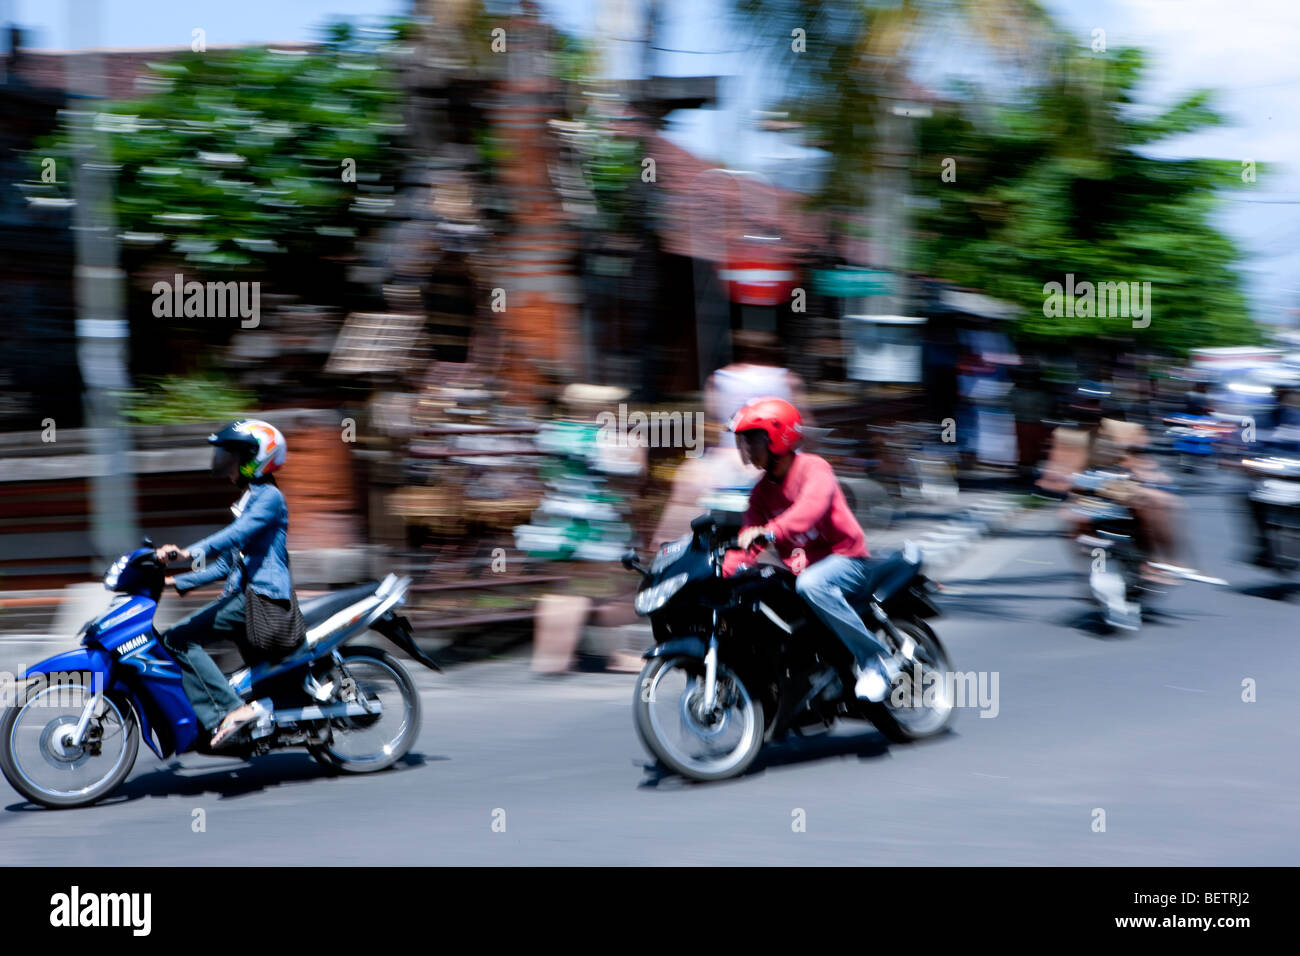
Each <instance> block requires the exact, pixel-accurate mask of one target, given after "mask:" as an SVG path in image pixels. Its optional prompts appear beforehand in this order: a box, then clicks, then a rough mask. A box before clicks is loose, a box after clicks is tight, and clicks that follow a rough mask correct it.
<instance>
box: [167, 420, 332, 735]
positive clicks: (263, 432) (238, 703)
mask: <svg viewBox="0 0 1300 956" xmlns="http://www.w3.org/2000/svg"><path fill="white" fill-rule="evenodd" d="M208 442H209V443H211V444H212V445H213V446H214V448H213V451H212V474H213V476H214V477H218V478H225V479H227V480H228V481H230V482H231V483H232V484H235V485H237V486H239V487H240V488H243V489H244V494H243V496H242V497H241V498H240V499H239V501H237V502H236V503H235V504H234V505H233V506H232V507H231V509H230V510H231V511H233V512H234V514H235V520H234V521H233V522H231V523H230V524H229V525H227V526H226V527H225V528H223V529H222V530H220V531H218V532H217V533H216V534H213V535H209V536H208V537H206V538H204V539H203V540H201V541H198V542H196V543H194V544H192V545H190V546H189V547H188V548H184V549H181V548H178V547H177V546H176V545H174V544H167V545H163V546H162V547H161V548H159V549H158V551H157V556H158V559H159V560H160V561H163V562H166V561H168V560H176V559H180V560H186V561H191V562H192V567H193V568H194V570H193V571H191V572H189V573H186V574H179V575H177V576H176V577H174V578H170V577H169V578H167V584H168V585H171V586H174V587H175V588H176V590H177V592H178V593H180V594H185V593H186V592H188V591H191V590H193V589H194V588H197V587H199V586H200V585H203V584H207V583H209V582H212V581H216V580H218V579H220V578H223V577H224V578H225V579H226V586H225V589H224V590H223V591H222V593H221V597H220V598H219V599H218V600H216V601H214V602H213V603H211V604H209V605H208V606H207V607H204V608H202V609H201V610H199V611H196V612H195V613H194V614H191V615H190V616H189V617H187V618H186V619H185V620H183V621H181V622H180V623H179V624H177V625H176V626H175V627H173V628H171V630H169V631H168V632H167V633H166V634H164V635H163V638H162V640H163V644H164V645H165V646H166V648H167V650H168V651H170V652H171V655H172V656H173V657H174V658H175V659H176V662H177V663H178V664H179V665H180V668H181V672H182V678H181V684H182V686H183V687H184V689H185V693H186V696H188V697H189V699H190V702H191V703H192V704H193V706H194V713H195V714H196V715H197V716H198V719H199V721H200V722H201V723H202V724H203V726H204V727H205V728H206V729H207V730H208V731H209V732H211V733H214V736H213V737H212V743H211V746H212V748H213V749H216V748H217V747H219V746H220V745H221V744H222V743H224V742H225V741H227V740H228V739H230V737H231V735H233V734H234V733H235V732H236V731H238V730H239V729H240V728H241V727H243V726H244V725H246V724H248V723H249V722H250V721H252V720H255V719H257V718H258V717H259V716H260V713H259V710H258V706H257V704H256V703H251V704H245V703H244V702H243V701H242V700H241V699H240V698H239V696H238V695H237V694H236V693H235V692H234V690H232V689H231V687H230V684H229V682H228V681H227V679H226V677H225V675H224V674H222V672H221V670H220V668H218V667H217V665H216V664H215V663H214V662H213V660H212V658H211V657H209V656H208V654H207V652H206V651H205V650H204V645H205V644H209V643H211V642H213V641H216V640H222V639H225V640H231V641H234V643H235V644H236V645H237V646H238V647H239V649H240V651H241V652H242V653H243V654H244V657H245V658H246V659H250V660H251V659H253V658H256V657H258V656H259V655H264V654H266V653H267V651H268V650H275V651H283V652H287V651H288V650H290V649H292V648H293V647H294V646H296V645H297V644H299V643H300V642H301V641H302V638H303V634H304V632H305V630H306V628H305V625H304V624H303V621H302V615H301V614H300V613H299V612H298V603H297V599H296V598H295V597H294V593H293V583H292V581H291V580H290V576H289V551H288V546H287V537H288V531H289V508H288V505H287V504H286V503H285V499H284V494H283V493H282V492H281V491H280V489H279V488H278V487H276V483H275V478H274V477H273V475H272V472H274V471H276V470H277V469H278V468H280V466H281V465H283V464H284V460H285V454H286V450H287V449H286V447H285V441H284V436H283V435H282V434H280V431H279V429H277V428H276V427H275V426H274V425H271V424H268V423H267V422H263V421H257V420H247V421H237V422H232V423H230V424H229V425H227V426H226V427H225V428H223V429H222V430H221V431H219V432H217V433H216V434H215V435H210V436H208Z"/></svg>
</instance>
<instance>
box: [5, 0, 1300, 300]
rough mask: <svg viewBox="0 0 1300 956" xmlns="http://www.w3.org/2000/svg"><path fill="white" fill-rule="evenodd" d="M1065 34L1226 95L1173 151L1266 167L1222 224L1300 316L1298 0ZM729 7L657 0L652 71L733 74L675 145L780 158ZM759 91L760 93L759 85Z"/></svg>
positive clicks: (182, 41) (1136, 3)
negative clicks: (760, 120) (1214, 120)
mask: <svg viewBox="0 0 1300 956" xmlns="http://www.w3.org/2000/svg"><path fill="white" fill-rule="evenodd" d="M540 2H541V6H542V8H543V9H544V10H546V11H547V13H548V14H549V15H550V16H551V18H552V19H553V20H554V21H555V22H556V23H557V25H559V26H561V27H562V28H564V29H566V30H569V31H571V32H575V33H580V34H583V35H586V36H593V35H603V36H604V37H606V38H607V42H606V43H605V45H604V49H605V50H607V51H608V59H607V62H608V68H609V72H610V73H611V74H612V75H623V76H626V75H633V73H634V72H635V69H636V65H637V63H638V62H639V57H640V55H641V54H640V44H639V43H638V42H636V38H637V37H638V36H639V35H640V28H639V25H638V23H637V16H636V10H637V5H636V4H635V3H633V4H631V5H630V13H629V14H628V15H626V16H624V17H623V18H622V19H621V20H619V19H616V18H614V17H612V16H611V15H610V14H609V13H608V11H609V9H610V8H609V6H608V5H607V4H602V3H598V2H597V0H540ZM1044 2H1045V4H1046V6H1047V7H1048V8H1049V9H1050V10H1051V11H1052V12H1053V13H1054V14H1056V16H1057V17H1058V19H1059V20H1060V22H1061V23H1062V24H1064V25H1065V26H1066V27H1067V28H1068V29H1069V30H1071V31H1072V32H1075V33H1077V34H1078V36H1079V38H1080V42H1081V43H1082V42H1086V41H1087V40H1088V39H1089V38H1090V37H1091V35H1092V31H1093V30H1094V29H1098V28H1100V29H1102V30H1105V31H1106V43H1107V46H1108V47H1118V46H1124V45H1136V46H1140V47H1143V48H1144V49H1145V50H1146V51H1147V53H1148V56H1149V58H1150V65H1151V67H1152V69H1151V75H1150V80H1149V82H1148V84H1147V87H1146V88H1145V89H1144V90H1143V91H1142V100H1143V103H1144V104H1147V105H1151V106H1161V105H1167V104H1168V103H1170V102H1171V101H1172V100H1173V99H1174V98H1175V97H1176V96H1177V95H1178V94H1180V93H1182V92H1186V91H1188V90H1191V89H1195V88H1199V87H1210V88H1212V89H1215V90H1218V91H1220V92H1221V98H1220V100H1219V104H1218V105H1219V107H1220V108H1221V110H1222V111H1223V112H1225V113H1226V114H1227V115H1228V118H1229V123H1228V125H1226V126H1224V127H1220V128H1218V129H1214V130H1210V131H1207V132H1204V133H1200V134H1197V135H1195V136H1189V137H1183V138H1182V139H1180V140H1177V141H1171V142H1170V143H1168V144H1166V145H1165V146H1163V147H1162V148H1161V150H1160V151H1161V152H1162V153H1164V154H1168V155H1202V156H1211V157H1215V158H1222V159H1235V160H1245V159H1252V160H1255V161H1256V162H1258V163H1261V164H1262V163H1269V164H1273V169H1272V170H1271V171H1269V172H1261V173H1260V174H1259V177H1258V182H1257V183H1256V184H1255V186H1254V187H1253V188H1251V189H1249V190H1240V191H1237V192H1235V194H1234V195H1233V196H1232V198H1230V199H1229V200H1228V202H1227V203H1226V206H1227V208H1226V209H1225V211H1224V213H1223V215H1222V219H1221V222H1222V225H1223V227H1224V228H1225V229H1226V230H1227V231H1228V232H1229V233H1230V234H1232V235H1233V236H1234V238H1236V239H1237V241H1238V242H1239V244H1240V246H1241V248H1242V249H1243V251H1244V253H1245V255H1244V258H1243V261H1242V263H1241V267H1242V271H1243V274H1244V276H1245V279H1246V283H1247V290H1248V292H1249V293H1250V295H1251V299H1252V304H1253V308H1254V311H1255V315H1256V317H1257V318H1262V319H1266V320H1270V321H1276V320H1278V319H1279V318H1280V317H1281V315H1282V311H1283V309H1294V308H1298V307H1300V180H1297V178H1296V175H1297V170H1296V166H1295V157H1296V156H1297V155H1300V123H1297V122H1296V120H1297V110H1296V107H1295V105H1294V104H1295V103H1297V102H1300V57H1298V56H1297V54H1296V50H1297V49H1298V48H1300V3H1297V2H1296V0H1252V2H1250V3H1229V2H1225V0H1044ZM408 6H409V2H408V0H369V2H362V0H216V2H213V0H0V19H7V20H11V21H15V22H17V23H19V24H21V25H23V26H25V27H27V28H29V29H33V30H34V34H33V35H32V36H31V38H30V40H29V43H30V45H32V46H36V47H43V48H47V49H69V48H78V47H81V46H84V45H87V44H89V43H91V42H94V41H92V40H90V39H88V36H91V35H93V34H90V33H88V28H89V27H90V26H91V25H93V24H94V22H95V11H98V27H99V41H98V42H99V44H100V45H103V46H108V47H153V46H189V43H190V37H191V31H192V30H193V29H194V28H195V27H202V28H203V29H204V31H205V33H206V39H207V42H208V43H209V44H213V45H216V44H235V43H250V42H265V41H274V40H305V39H313V38H315V37H316V30H317V28H318V27H319V26H320V25H321V24H322V23H324V22H326V21H327V20H329V19H330V18H332V17H335V16H338V15H345V16H363V17H364V16H383V15H388V14H398V13H403V12H405V11H406V9H407V8H408ZM730 9H731V3H730V0H663V10H664V14H663V24H662V27H663V29H662V33H661V37H660V45H661V46H662V47H665V48H667V49H669V50H673V51H690V52H660V53H658V54H657V59H656V71H657V72H660V73H663V74H669V75H692V74H700V73H713V74H717V75H720V76H726V77H728V80H727V81H726V83H725V85H724V97H725V100H724V106H725V107H726V108H724V109H720V110H713V111H707V112H706V111H696V112H695V113H694V114H693V115H690V116H684V117H681V121H680V122H678V123H676V124H675V125H674V128H673V131H672V136H673V138H674V139H675V140H676V141H677V142H679V143H681V145H683V146H686V147H687V148H690V149H693V150H695V151H696V152H699V153H701V154H703V155H706V156H708V157H709V158H711V159H715V160H717V161H718V162H720V163H728V164H740V165H744V164H746V160H747V159H750V158H752V157H754V156H769V157H770V156H772V155H773V154H774V153H775V152H779V151H789V147H788V146H784V145H783V144H781V142H780V141H778V140H774V139H773V138H772V137H770V136H765V135H763V134H759V133H757V132H756V131H754V130H753V128H752V126H751V124H750V120H749V117H750V114H751V111H752V110H753V109H754V108H756V107H758V106H761V105H762V100H763V96H764V79H763V77H762V76H761V75H759V74H758V73H757V72H756V71H755V70H754V68H753V64H754V62H755V57H754V54H753V52H752V47H750V43H751V41H749V40H747V39H746V38H745V37H744V36H743V34H741V33H740V32H739V31H737V30H736V29H734V28H733V25H732V23H731V20H730V17H729V15H728V14H729V10H730ZM923 52H924V53H925V54H926V55H925V56H924V57H923V59H922V64H923V65H922V70H923V71H924V75H923V76H922V77H921V78H922V79H925V80H926V81H927V82H933V83H935V84H936V85H937V84H938V83H939V81H940V80H941V75H942V74H945V73H946V74H953V73H956V74H962V73H965V74H971V73H975V74H979V73H980V71H987V69H988V63H987V59H986V58H985V56H984V54H983V53H982V52H981V49H980V47H979V45H978V43H977V42H976V41H975V40H973V39H972V38H970V37H968V36H965V35H963V33H962V31H961V30H957V29H954V30H950V31H946V32H945V33H943V34H941V35H940V36H938V37H937V38H934V39H933V40H931V41H930V43H929V44H928V49H927V50H926V51H923ZM768 88H770V84H769V85H768Z"/></svg>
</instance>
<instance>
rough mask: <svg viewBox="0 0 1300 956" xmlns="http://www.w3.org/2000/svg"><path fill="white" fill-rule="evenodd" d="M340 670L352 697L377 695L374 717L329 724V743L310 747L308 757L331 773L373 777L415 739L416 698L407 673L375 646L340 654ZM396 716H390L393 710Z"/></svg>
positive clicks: (417, 695)
mask: <svg viewBox="0 0 1300 956" xmlns="http://www.w3.org/2000/svg"><path fill="white" fill-rule="evenodd" d="M340 653H341V655H342V657H343V670H344V671H345V672H346V673H347V674H348V676H349V677H350V678H351V679H352V680H353V681H354V682H355V683H354V686H355V692H353V691H347V690H345V689H343V688H340V689H339V690H336V691H335V695H336V697H335V699H336V700H337V699H339V698H338V695H339V694H340V693H344V694H348V693H353V695H354V696H356V695H361V694H364V695H365V696H366V698H367V699H374V698H376V697H379V696H380V695H381V694H382V695H383V696H382V703H383V707H384V711H383V713H382V714H381V715H380V716H379V717H378V718H369V717H366V718H353V717H345V718H339V719H336V720H334V721H332V722H331V723H332V727H331V740H330V742H329V743H326V744H318V745H315V746H309V747H308V748H307V750H308V752H309V753H310V754H311V755H312V756H313V757H315V758H316V760H317V761H318V762H319V763H321V764H323V765H325V766H326V767H329V768H330V769H331V770H337V771H341V772H343V773H375V772H376V771H379V770H384V769H387V768H388V767H391V766H392V765H393V764H395V763H397V761H399V760H401V759H402V758H403V757H405V756H406V754H407V751H409V750H410V749H411V745H412V744H414V743H415V739H416V737H418V736H419V734H420V695H419V692H418V691H416V689H415V683H414V682H413V681H412V680H411V675H410V674H408V673H407V672H406V668H404V667H403V666H402V665H401V662H399V661H398V660H397V659H396V658H395V657H393V655H391V654H389V653H388V652H387V651H383V650H380V649H379V648H374V647H356V648H347V649H345V650H343V651H341V652H340ZM395 705H399V706H400V712H399V713H396V714H395V713H393V710H394V709H397V706H395Z"/></svg>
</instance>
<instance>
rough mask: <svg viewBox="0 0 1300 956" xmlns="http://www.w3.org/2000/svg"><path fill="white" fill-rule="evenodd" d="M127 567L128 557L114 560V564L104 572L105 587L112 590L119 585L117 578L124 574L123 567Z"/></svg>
mask: <svg viewBox="0 0 1300 956" xmlns="http://www.w3.org/2000/svg"><path fill="white" fill-rule="evenodd" d="M125 567H126V557H125V556H123V557H120V558H118V559H117V560H116V561H114V562H113V564H112V566H111V567H109V569H108V570H107V571H105V572H104V587H106V588H108V589H109V590H110V591H111V590H113V589H114V588H116V587H117V579H118V578H119V577H120V576H121V574H122V569H123V568H125Z"/></svg>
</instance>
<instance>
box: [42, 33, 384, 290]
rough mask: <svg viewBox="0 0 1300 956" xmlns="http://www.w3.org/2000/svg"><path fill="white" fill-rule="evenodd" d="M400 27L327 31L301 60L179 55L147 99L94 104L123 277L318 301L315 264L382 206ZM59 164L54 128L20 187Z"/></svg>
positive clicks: (160, 67) (61, 150)
mask: <svg viewBox="0 0 1300 956" xmlns="http://www.w3.org/2000/svg"><path fill="white" fill-rule="evenodd" d="M407 31H408V27H406V26H405V25H404V24H401V23H398V22H394V23H392V24H391V25H390V26H389V28H388V29H387V30H385V31H353V30H352V29H351V28H350V27H349V26H347V25H346V24H335V25H332V26H330V27H328V28H327V30H326V39H325V40H324V42H322V43H321V44H319V45H317V46H315V47H313V48H311V49H309V50H306V51H303V50H296V51H277V50H275V49H273V48H257V47H248V48H241V49H235V50H209V51H207V52H203V53H191V52H188V51H186V52H184V53H182V54H180V55H177V56H175V57H172V58H170V59H166V60H162V59H160V60H159V61H157V62H154V63H152V64H150V80H149V82H151V83H152V84H153V85H155V86H156V87H158V91H157V92H156V93H154V94H152V95H150V96H147V97H145V98H143V99H137V100H130V101H124V102H116V103H105V104H96V106H95V107H94V108H95V109H96V111H97V113H98V119H97V121H96V128H97V130H98V131H99V133H100V134H101V135H103V136H104V137H105V138H106V140H107V143H106V147H107V149H106V151H107V154H108V155H109V156H110V157H111V161H112V163H113V164H114V165H115V166H116V167H117V168H116V184H115V198H114V202H115V212H116V216H117V222H118V228H119V231H120V232H121V234H122V236H123V259H124V264H125V265H126V267H127V268H128V271H131V272H139V271H141V270H143V269H145V268H146V267H147V266H149V265H150V264H162V263H165V264H167V265H177V264H180V265H184V266H186V267H188V270H189V271H193V272H199V273H202V272H207V273H214V272H218V271H219V272H220V277H221V278H227V279H228V278H254V279H256V278H259V277H260V278H263V279H264V280H272V281H274V282H275V283H276V284H277V288H278V289H279V290H280V291H288V292H295V293H303V294H306V295H308V296H310V297H312V298H315V299H316V301H320V298H319V297H318V295H317V293H319V291H320V289H321V287H322V285H325V286H327V287H328V286H330V285H332V284H334V283H335V282H336V281H337V280H338V275H337V273H338V272H339V270H332V271H331V270H326V269H322V265H323V264H324V263H326V262H329V261H331V260H335V259H337V258H339V257H342V256H346V255H347V254H348V253H349V252H350V250H351V249H352V247H353V244H354V242H355V240H356V237H357V236H358V235H360V234H363V233H364V232H365V231H366V229H367V228H368V226H369V225H370V224H371V223H373V222H375V221H377V218H376V217H377V216H378V215H382V214H383V213H384V212H385V211H386V209H387V205H388V204H389V203H391V201H392V193H393V189H394V185H395V174H396V172H397V170H398V168H399V166H400V164H401V162H402V152H401V150H400V149H399V148H397V147H398V146H399V145H400V142H401V138H402V133H403V120H402V114H401V99H402V96H401V92H400V89H399V88H398V85H397V81H396V77H395V76H394V73H393V71H392V69H391V64H390V63H389V62H388V61H387V60H386V57H385V54H386V52H387V51H389V50H390V49H391V47H392V45H393V44H394V43H396V42H398V41H400V40H401V39H402V38H403V37H404V35H405V34H406V32H407ZM73 155H74V152H73V143H72V139H71V136H70V135H69V132H68V131H67V130H63V131H61V132H60V133H58V134H56V135H55V136H54V137H53V138H52V140H51V141H49V142H47V143H45V144H42V145H41V146H40V148H38V149H36V150H34V151H33V154H32V156H33V170H34V174H33V177H32V179H33V181H38V180H39V175H38V173H39V165H38V164H39V161H40V158H41V157H45V156H53V157H55V158H56V159H59V160H61V162H59V164H58V167H57V168H59V169H60V170H71V171H72V175H73V176H75V165H74V163H73V162H72V157H73ZM69 185H70V184H69V183H68V182H62V183H59V184H57V186H56V188H57V189H59V190H65V191H66V190H67V188H68V186H69ZM232 272H234V273H240V274H239V275H237V276H236V275H231V274H230V273H232ZM257 274H261V275H257Z"/></svg>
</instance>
